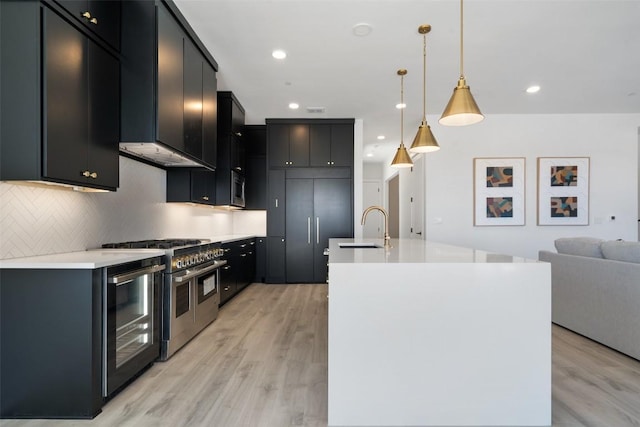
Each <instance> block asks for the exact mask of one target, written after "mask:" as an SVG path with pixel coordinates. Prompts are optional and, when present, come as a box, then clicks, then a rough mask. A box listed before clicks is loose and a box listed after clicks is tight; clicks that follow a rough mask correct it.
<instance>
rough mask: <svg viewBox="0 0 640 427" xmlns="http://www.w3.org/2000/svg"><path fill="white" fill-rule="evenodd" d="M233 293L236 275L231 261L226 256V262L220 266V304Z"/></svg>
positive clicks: (227, 299)
mask: <svg viewBox="0 0 640 427" xmlns="http://www.w3.org/2000/svg"><path fill="white" fill-rule="evenodd" d="M230 261H231V262H230ZM235 294H236V277H235V271H234V270H233V261H232V260H230V259H229V258H228V257H227V264H226V265H223V266H222V267H220V305H222V304H224V303H226V302H227V301H229V300H230V299H231V298H232V297H233V296H234V295H235Z"/></svg>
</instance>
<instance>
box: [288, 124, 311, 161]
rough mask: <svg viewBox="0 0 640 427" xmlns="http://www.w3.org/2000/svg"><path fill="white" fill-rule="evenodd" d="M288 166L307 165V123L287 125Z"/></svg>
mask: <svg viewBox="0 0 640 427" xmlns="http://www.w3.org/2000/svg"><path fill="white" fill-rule="evenodd" d="M289 166H293V167H305V166H309V125H290V126H289Z"/></svg>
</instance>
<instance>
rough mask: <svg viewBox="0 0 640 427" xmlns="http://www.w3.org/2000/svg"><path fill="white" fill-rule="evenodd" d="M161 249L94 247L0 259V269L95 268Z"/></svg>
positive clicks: (156, 253) (158, 253)
mask: <svg viewBox="0 0 640 427" xmlns="http://www.w3.org/2000/svg"><path fill="white" fill-rule="evenodd" d="M163 255H164V251H163V250H161V249H96V250H88V251H78V252H65V253H60V254H49V255H39V256H31V257H23V258H9V259H2V260H0V269H10V268H19V269H26V268H34V269H89V270H92V269H95V268H102V267H109V266H112V265H117V264H125V263H127V262H132V261H138V260H141V259H145V258H153V257H155V256H163Z"/></svg>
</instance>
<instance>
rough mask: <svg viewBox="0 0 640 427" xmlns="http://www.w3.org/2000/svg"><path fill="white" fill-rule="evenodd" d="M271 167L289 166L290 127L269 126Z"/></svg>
mask: <svg viewBox="0 0 640 427" xmlns="http://www.w3.org/2000/svg"><path fill="white" fill-rule="evenodd" d="M267 138H268V142H267V143H268V153H269V166H271V167H284V166H288V165H289V126H288V125H276V124H273V125H268V126H267Z"/></svg>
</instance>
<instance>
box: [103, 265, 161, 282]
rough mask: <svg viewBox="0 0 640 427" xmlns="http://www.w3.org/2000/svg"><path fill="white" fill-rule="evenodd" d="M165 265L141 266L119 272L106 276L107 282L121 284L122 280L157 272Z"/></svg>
mask: <svg viewBox="0 0 640 427" xmlns="http://www.w3.org/2000/svg"><path fill="white" fill-rule="evenodd" d="M164 267H165V265H164V264H162V265H154V266H152V267H148V268H142V269H140V270H135V271H131V272H129V273H124V274H119V275H117V276H111V277H109V278H107V283H110V284H116V285H118V284H122V283H124V282H128V281H129V280H131V279H135V278H136V277H140V276H144V275H146V274H153V273H157V272H158V271H162V270H164Z"/></svg>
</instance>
